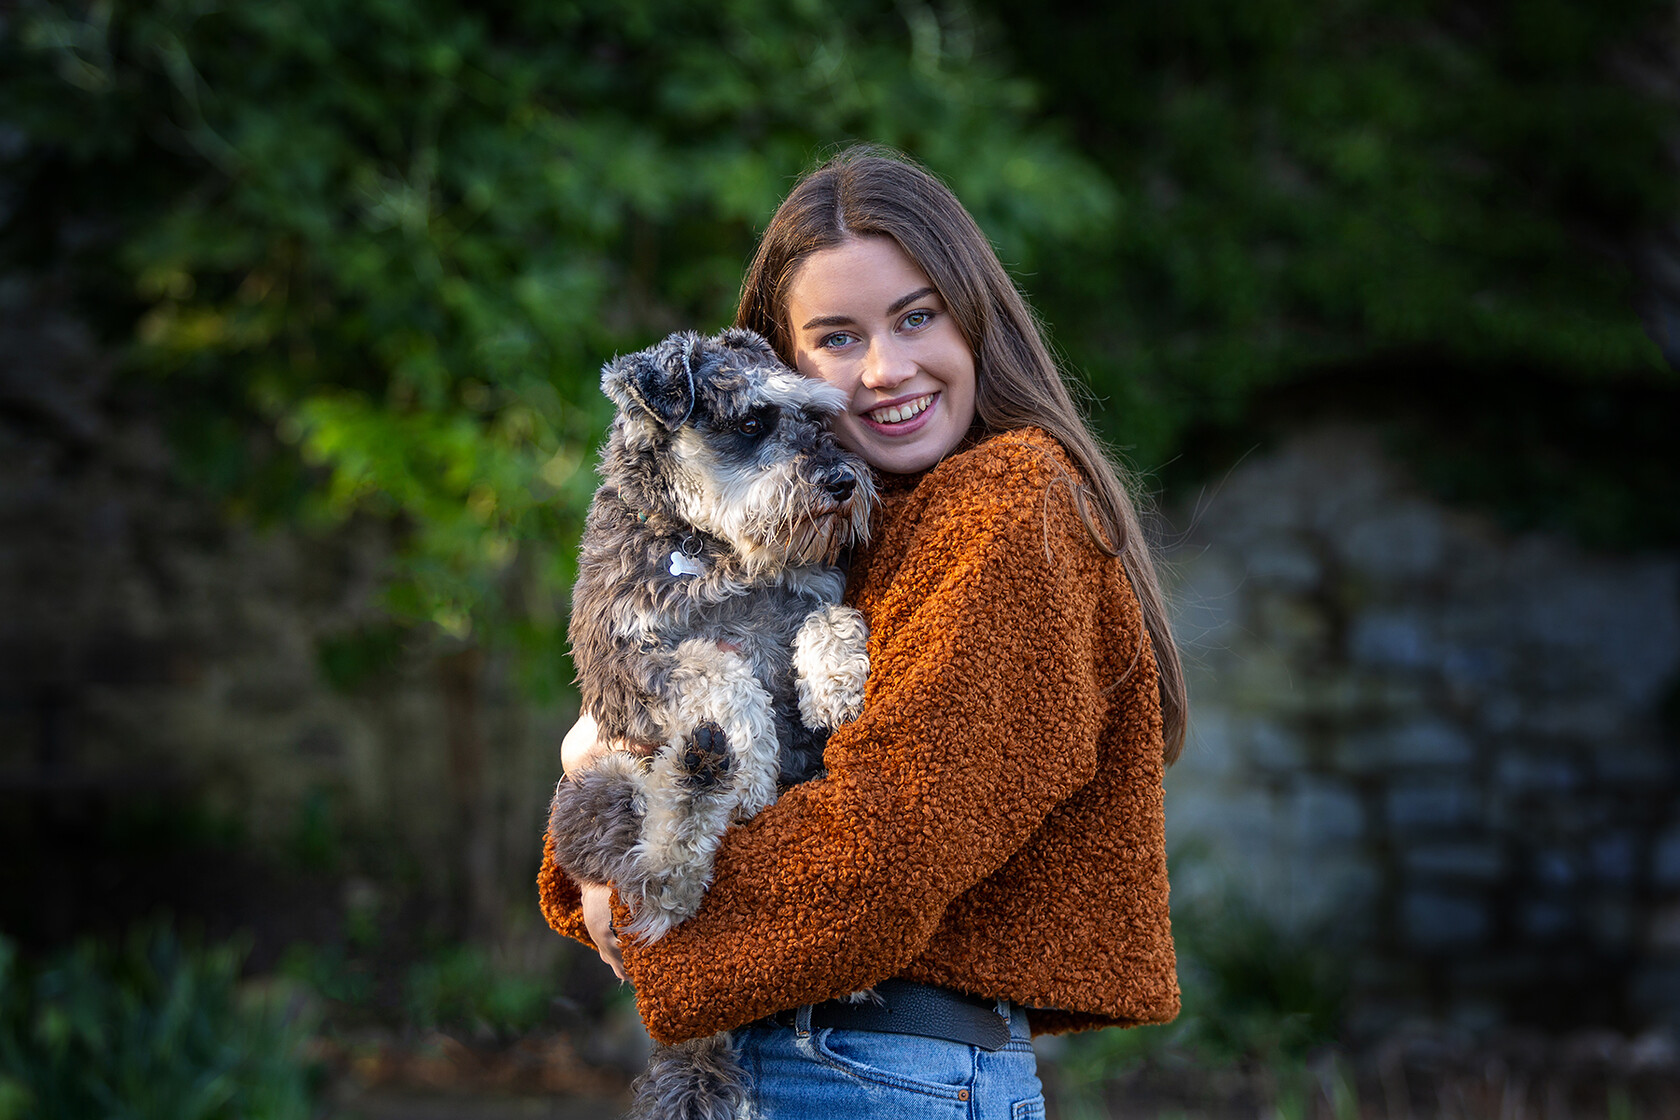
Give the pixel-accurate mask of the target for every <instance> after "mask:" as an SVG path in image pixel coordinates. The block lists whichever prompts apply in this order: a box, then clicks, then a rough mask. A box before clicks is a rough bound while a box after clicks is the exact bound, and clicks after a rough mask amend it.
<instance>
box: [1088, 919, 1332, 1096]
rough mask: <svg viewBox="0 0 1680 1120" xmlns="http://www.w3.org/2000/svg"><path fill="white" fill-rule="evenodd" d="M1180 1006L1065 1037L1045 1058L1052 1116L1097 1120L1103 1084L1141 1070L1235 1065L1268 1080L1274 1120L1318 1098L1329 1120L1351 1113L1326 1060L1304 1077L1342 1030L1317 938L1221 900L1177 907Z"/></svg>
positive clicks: (1328, 961) (1327, 958)
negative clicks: (1163, 1018) (1158, 1020)
mask: <svg viewBox="0 0 1680 1120" xmlns="http://www.w3.org/2000/svg"><path fill="white" fill-rule="evenodd" d="M1173 928H1174V937H1175V940H1176V942H1177V946H1178V958H1179V979H1180V987H1181V988H1182V990H1183V1007H1182V1010H1181V1011H1180V1014H1179V1017H1178V1018H1177V1019H1176V1020H1174V1021H1173V1022H1171V1023H1167V1024H1161V1025H1157V1026H1143V1027H1133V1028H1130V1029H1127V1030H1105V1031H1096V1032H1093V1033H1090V1034H1083V1035H1075V1036H1073V1037H1072V1038H1070V1039H1069V1040H1068V1042H1067V1044H1066V1048H1065V1050H1064V1051H1063V1052H1062V1053H1061V1055H1060V1056H1058V1058H1057V1059H1056V1063H1055V1064H1056V1068H1057V1074H1058V1076H1057V1083H1058V1086H1059V1088H1060V1091H1061V1108H1062V1111H1064V1112H1065V1113H1066V1114H1067V1115H1069V1116H1070V1117H1073V1118H1075V1120H1078V1118H1080V1117H1093V1118H1094V1117H1100V1116H1102V1115H1104V1113H1103V1111H1102V1108H1101V1099H1102V1088H1103V1084H1104V1083H1105V1082H1107V1081H1109V1080H1112V1079H1113V1078H1115V1077H1118V1076H1122V1075H1125V1074H1127V1073H1130V1072H1132V1071H1135V1070H1137V1069H1139V1068H1141V1067H1145V1066H1154V1067H1166V1068H1172V1069H1179V1070H1183V1069H1186V1068H1203V1069H1220V1068H1228V1067H1232V1066H1236V1065H1242V1066H1245V1067H1248V1068H1251V1069H1263V1070H1265V1071H1267V1074H1268V1076H1267V1077H1266V1078H1265V1079H1264V1080H1266V1081H1267V1082H1269V1084H1270V1087H1271V1088H1270V1091H1271V1094H1272V1097H1273V1110H1274V1112H1275V1113H1276V1115H1277V1116H1278V1117H1279V1118H1280V1120H1286V1118H1287V1120H1292V1118H1296V1117H1305V1116H1307V1115H1309V1111H1308V1110H1309V1108H1310V1104H1311V1101H1312V1099H1313V1097H1314V1096H1315V1095H1316V1094H1318V1093H1320V1092H1322V1093H1323V1095H1324V1096H1325V1098H1326V1100H1327V1101H1328V1102H1329V1105H1330V1107H1331V1109H1332V1110H1333V1111H1334V1112H1335V1115H1336V1116H1337V1117H1338V1120H1340V1118H1341V1117H1342V1116H1344V1115H1348V1114H1349V1109H1356V1108H1357V1099H1356V1097H1355V1096H1354V1090H1353V1082H1352V1080H1351V1077H1350V1075H1349V1073H1348V1071H1347V1070H1346V1069H1345V1068H1344V1066H1343V1065H1342V1064H1341V1063H1340V1062H1339V1061H1337V1060H1336V1059H1334V1057H1332V1058H1331V1065H1330V1066H1329V1067H1328V1072H1325V1073H1323V1074H1322V1075H1318V1074H1315V1073H1314V1072H1313V1069H1312V1068H1311V1067H1310V1066H1309V1059H1313V1058H1314V1057H1315V1055H1321V1054H1322V1052H1323V1051H1324V1050H1325V1048H1327V1047H1328V1046H1329V1045H1331V1044H1332V1043H1333V1042H1334V1040H1335V1038H1336V1034H1337V1031H1338V1029H1339V1027H1340V1024H1341V1017H1342V1009H1343V1003H1344V999H1345V991H1346V980H1345V975H1344V968H1343V966H1342V964H1341V962H1340V961H1339V960H1338V959H1337V957H1336V956H1335V955H1334V952H1333V951H1332V950H1329V949H1327V948H1326V944H1333V943H1331V942H1327V939H1325V938H1322V937H1318V936H1314V935H1313V933H1312V931H1290V930H1285V929H1283V928H1282V927H1280V926H1279V925H1278V924H1277V923H1275V922H1274V921H1272V920H1271V919H1269V918H1268V917H1267V916H1266V915H1264V914H1262V913H1261V912H1259V911H1257V910H1256V909H1254V908H1253V907H1252V906H1250V905H1247V904H1245V903H1243V902H1242V901H1240V899H1238V898H1237V897H1236V896H1230V897H1227V898H1223V899H1220V900H1218V901H1213V902H1206V903H1202V904H1199V905H1195V906H1188V907H1184V908H1181V909H1180V910H1178V911H1177V912H1175V914H1174V917H1173Z"/></svg>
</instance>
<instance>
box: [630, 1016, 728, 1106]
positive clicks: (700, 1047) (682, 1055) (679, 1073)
mask: <svg viewBox="0 0 1680 1120" xmlns="http://www.w3.org/2000/svg"><path fill="white" fill-rule="evenodd" d="M631 1091H632V1092H633V1093H634V1094H635V1099H634V1100H633V1101H632V1102H631V1105H630V1111H629V1113H628V1114H627V1120H735V1118H736V1117H737V1116H739V1114H740V1111H741V1106H742V1105H743V1104H744V1103H745V1102H746V1099H747V1075H746V1072H745V1071H744V1070H743V1069H742V1068H741V1059H740V1056H739V1055H738V1054H736V1052H735V1045H734V1042H733V1041H732V1040H731V1039H730V1037H729V1034H728V1032H727V1031H726V1032H722V1033H719V1034H714V1035H712V1036H710V1037H708V1038H696V1039H692V1040H690V1041H688V1042H682V1043H678V1044H677V1045H676V1046H658V1045H656V1046H654V1048H653V1054H652V1055H651V1056H649V1058H648V1068H647V1072H645V1073H643V1074H642V1075H641V1076H640V1077H638V1078H637V1079H636V1084H635V1085H634V1086H632V1089H631Z"/></svg>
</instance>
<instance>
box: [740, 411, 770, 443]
mask: <svg viewBox="0 0 1680 1120" xmlns="http://www.w3.org/2000/svg"><path fill="white" fill-rule="evenodd" d="M779 416H780V411H779V410H777V409H774V408H761V409H759V410H758V411H757V412H754V413H752V414H751V415H750V416H743V417H741V419H739V420H737V421H736V422H735V430H736V431H737V432H740V433H741V434H742V435H744V436H746V437H747V438H749V439H759V438H761V437H763V436H767V435H769V434H770V432H771V431H772V430H774V428H775V427H776V420H777V418H778V417H779Z"/></svg>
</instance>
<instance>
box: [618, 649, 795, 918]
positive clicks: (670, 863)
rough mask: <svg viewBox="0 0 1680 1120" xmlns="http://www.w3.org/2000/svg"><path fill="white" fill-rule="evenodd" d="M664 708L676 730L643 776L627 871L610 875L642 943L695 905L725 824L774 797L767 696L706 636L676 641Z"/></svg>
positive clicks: (739, 661)
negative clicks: (631, 866) (642, 807)
mask: <svg viewBox="0 0 1680 1120" xmlns="http://www.w3.org/2000/svg"><path fill="white" fill-rule="evenodd" d="M665 715H666V719H665V723H666V725H667V726H669V727H671V728H673V729H676V730H675V733H674V734H673V735H672V737H671V739H670V740H669V741H668V742H667V743H666V745H665V746H664V747H662V748H661V749H660V751H659V753H658V755H656V756H655V757H654V759H653V762H652V765H651V766H650V767H649V769H648V772H647V775H646V777H645V780H644V784H643V792H644V794H645V797H646V814H645V816H644V817H643V820H642V837H641V841H640V843H638V844H637V846H636V849H635V851H634V853H633V855H634V861H635V863H636V864H637V867H636V871H635V874H634V876H633V877H632V878H631V879H630V880H628V881H627V880H626V879H622V878H621V879H620V880H619V881H618V886H619V892H620V895H621V897H624V898H625V899H626V901H628V902H630V907H631V909H632V910H634V911H635V912H636V919H635V921H634V922H633V923H632V924H631V925H630V926H629V927H628V930H627V932H630V933H633V934H637V935H639V936H642V937H646V938H647V939H649V940H656V939H658V938H659V937H661V936H663V935H664V934H665V932H666V931H667V930H669V929H670V928H671V927H672V926H674V925H676V924H677V923H678V922H681V921H682V920H683V919H685V918H687V917H689V916H690V915H692V914H693V913H694V912H695V911H696V910H698V909H699V908H700V900H701V898H703V897H704V896H705V893H706V887H707V886H708V885H709V884H710V883H711V881H712V860H713V858H714V857H715V855H716V853H717V847H718V843H719V841H720V840H721V839H722V837H723V833H724V830H725V829H727V828H728V827H729V825H730V823H731V822H732V821H735V820H741V819H745V818H746V817H749V816H751V815H752V814H754V813H756V812H758V811H759V810H760V809H762V808H763V807H764V806H766V805H768V804H769V803H770V802H771V801H773V800H775V796H776V776H777V773H778V769H779V767H778V761H777V744H776V725H775V719H774V716H773V714H772V712H771V701H770V695H769V693H768V692H766V691H765V689H764V686H763V685H762V684H761V683H759V680H758V678H757V677H756V676H754V675H753V671H752V666H751V664H750V663H749V662H748V661H747V659H746V658H744V657H742V656H741V655H740V654H738V653H735V652H733V651H731V650H727V649H722V648H720V647H719V646H718V645H717V643H716V642H714V641H711V640H709V639H701V638H694V639H690V640H688V641H685V642H682V643H681V644H679V645H678V646H677V648H676V667H675V668H674V669H673V670H672V672H671V676H670V699H669V704H668V708H667V710H666V713H665Z"/></svg>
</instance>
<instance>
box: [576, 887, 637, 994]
mask: <svg viewBox="0 0 1680 1120" xmlns="http://www.w3.org/2000/svg"><path fill="white" fill-rule="evenodd" d="M578 886H579V888H580V889H581V890H582V892H583V924H584V925H586V926H588V927H589V936H590V937H591V938H592V939H593V940H594V942H595V948H596V949H598V950H600V952H601V959H602V960H604V961H606V962H607V967H608V968H610V969H612V970H613V975H614V976H617V977H618V978H619V979H620V980H623V981H624V982H625V983H629V981H630V977H629V976H628V975H626V974H625V971H624V954H622V953H620V952H619V951H618V934H617V933H615V932H614V931H613V924H612V887H610V886H606V885H604V884H601V883H579V884H578Z"/></svg>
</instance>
